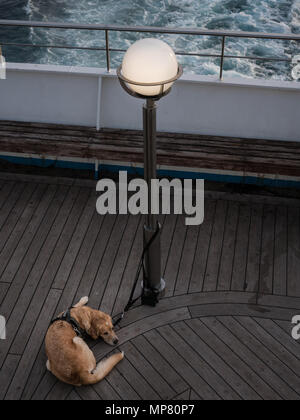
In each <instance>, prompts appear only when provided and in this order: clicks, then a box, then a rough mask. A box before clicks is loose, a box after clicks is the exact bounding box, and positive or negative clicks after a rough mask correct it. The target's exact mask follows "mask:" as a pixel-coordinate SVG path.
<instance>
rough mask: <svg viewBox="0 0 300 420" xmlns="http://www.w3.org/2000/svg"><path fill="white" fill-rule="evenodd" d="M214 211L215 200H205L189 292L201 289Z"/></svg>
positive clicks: (200, 290)
mask: <svg viewBox="0 0 300 420" xmlns="http://www.w3.org/2000/svg"><path fill="white" fill-rule="evenodd" d="M215 211H216V201H214V200H206V203H205V221H204V223H203V225H202V226H201V228H200V233H199V237H198V244H197V249H196V253H195V261H194V266H193V271H192V276H191V281H190V287H189V293H196V292H202V290H203V285H204V276H205V272H206V266H207V256H208V252H209V247H210V244H211V235H212V230H213V223H214V218H215Z"/></svg>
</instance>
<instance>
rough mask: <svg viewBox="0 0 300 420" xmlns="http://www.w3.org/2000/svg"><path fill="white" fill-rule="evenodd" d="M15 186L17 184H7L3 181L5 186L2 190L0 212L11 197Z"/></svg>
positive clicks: (12, 182) (7, 182)
mask: <svg viewBox="0 0 300 420" xmlns="http://www.w3.org/2000/svg"><path fill="white" fill-rule="evenodd" d="M15 185H16V184H15V182H14V181H6V182H4V181H3V185H2V188H1V190H0V210H1V209H2V208H3V206H4V205H5V203H6V200H7V197H8V196H9V195H10V193H11V191H12V190H13V188H14V187H15Z"/></svg>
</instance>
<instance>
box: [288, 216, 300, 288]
mask: <svg viewBox="0 0 300 420" xmlns="http://www.w3.org/2000/svg"><path fill="white" fill-rule="evenodd" d="M299 273H300V212H299V209H295V208H289V212H288V296H300V281H299Z"/></svg>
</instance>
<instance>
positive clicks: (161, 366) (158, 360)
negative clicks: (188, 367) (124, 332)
mask: <svg viewBox="0 0 300 420" xmlns="http://www.w3.org/2000/svg"><path fill="white" fill-rule="evenodd" d="M132 342H133V345H134V346H135V347H136V348H137V349H138V350H139V352H140V353H142V354H143V356H144V357H145V358H146V359H147V360H148V361H149V363H150V364H151V366H152V368H154V369H155V370H156V373H157V374H159V375H160V376H161V377H162V378H163V379H164V380H165V381H166V382H168V385H169V386H170V387H171V388H172V389H173V390H174V393H177V394H179V393H182V392H183V391H184V390H185V389H186V388H187V387H188V385H187V383H186V381H185V380H184V379H183V378H182V377H181V376H180V375H179V374H178V373H177V372H176V370H175V369H174V368H173V367H172V365H171V364H170V360H169V359H168V358H164V357H163V356H162V355H161V354H160V352H159V351H158V350H157V349H155V348H154V347H153V345H152V342H149V341H147V340H146V338H145V337H144V336H142V335H140V336H139V337H137V338H135V339H134V340H133V341H132Z"/></svg>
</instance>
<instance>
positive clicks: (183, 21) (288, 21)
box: [0, 0, 300, 80]
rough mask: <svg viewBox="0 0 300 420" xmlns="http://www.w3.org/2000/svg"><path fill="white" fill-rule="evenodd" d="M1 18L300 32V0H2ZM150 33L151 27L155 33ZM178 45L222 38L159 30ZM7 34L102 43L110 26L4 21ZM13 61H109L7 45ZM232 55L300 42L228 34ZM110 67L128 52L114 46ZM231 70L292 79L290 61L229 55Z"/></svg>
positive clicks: (282, 54) (296, 47)
mask: <svg viewBox="0 0 300 420" xmlns="http://www.w3.org/2000/svg"><path fill="white" fill-rule="evenodd" d="M0 19H23V20H33V21H53V22H73V23H96V24H111V25H130V26H159V27H172V28H174V27H175V28H201V29H213V30H215V29H219V30H235V31H248V32H249V31H250V32H275V33H296V34H299V33H300V0H81V1H78V0H48V1H46V0H0ZM144 36H150V35H147V34H135V33H126V32H125V33H121V32H116V33H112V34H111V39H110V45H111V47H112V48H115V49H127V48H128V47H129V46H130V45H131V44H132V43H133V42H134V41H135V40H137V39H140V38H141V37H144ZM151 36H152V35H151ZM157 37H158V38H160V39H163V40H165V41H166V42H168V43H169V44H170V45H171V46H172V47H173V48H174V49H175V50H176V51H178V52H185V53H198V54H220V52H221V38H216V37H203V36H183V35H157ZM1 42H14V43H26V44H44V45H45V44H46V45H53V44H57V45H70V46H84V47H104V46H105V40H104V34H103V33H101V32H95V31H74V30H49V29H30V28H18V29H16V28H6V29H4V28H2V29H0V45H1ZM3 50H4V55H5V57H6V59H7V61H10V62H29V63H41V64H64V65H74V66H75V65H77V66H92V67H105V66H106V62H105V59H106V57H105V53H104V52H91V51H80V50H66V49H54V48H37V49H34V48H31V47H26V48H25V47H5V48H3ZM226 54H227V55H238V56H255V57H278V58H285V59H291V58H292V57H293V56H295V55H297V54H300V43H297V42H295V41H291V42H290V41H274V40H249V39H234V38H230V39H228V40H227V45H226ZM111 60H112V67H117V66H118V65H119V63H120V62H121V61H122V53H112V56H111ZM179 60H180V62H181V63H182V64H183V65H184V68H185V72H187V73H196V74H203V75H217V74H218V73H219V66H220V59H219V58H199V57H186V56H180V55H179ZM224 69H225V73H224V75H225V77H232V76H233V77H234V76H243V77H248V78H266V79H272V78H275V79H282V80H291V71H292V64H291V63H289V62H272V61H270V62H261V61H259V60H244V59H238V60H237V59H229V58H228V59H226V60H225V63H224Z"/></svg>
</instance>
